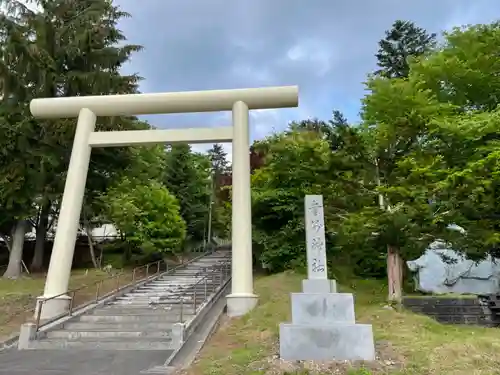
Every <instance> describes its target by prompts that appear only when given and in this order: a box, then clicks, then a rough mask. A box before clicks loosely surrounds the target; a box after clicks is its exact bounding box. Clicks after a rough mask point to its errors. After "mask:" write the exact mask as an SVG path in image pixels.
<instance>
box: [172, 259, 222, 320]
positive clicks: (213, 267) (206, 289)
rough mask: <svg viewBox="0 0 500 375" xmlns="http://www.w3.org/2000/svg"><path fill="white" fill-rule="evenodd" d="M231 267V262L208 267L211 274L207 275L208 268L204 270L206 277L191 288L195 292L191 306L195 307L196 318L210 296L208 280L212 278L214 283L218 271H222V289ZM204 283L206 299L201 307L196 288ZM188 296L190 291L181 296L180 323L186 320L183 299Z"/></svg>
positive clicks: (220, 281) (220, 283)
mask: <svg viewBox="0 0 500 375" xmlns="http://www.w3.org/2000/svg"><path fill="white" fill-rule="evenodd" d="M230 267H231V261H226V262H222V263H221V264H219V265H214V266H210V267H207V268H208V269H210V270H211V271H212V272H211V274H207V273H206V270H207V268H205V269H204V270H205V276H204V277H203V278H202V279H200V280H198V281H197V282H196V283H194V284H192V285H191V286H190V287H189V289H192V290H193V299H192V304H191V305H192V307H193V313H194V315H195V316H196V312H197V308H198V307H200V306H201V305H203V303H205V302H206V301H207V299H208V296H209V295H208V279H209V278H210V277H211V278H212V281H215V277H214V274H215V271H217V269H220V277H219V287H221V286H222V285H223V284H224V282H225V281H226V280H227V276H228V275H229V272H228V271H229V269H230ZM200 272H201V271H200ZM202 282H203V283H204V298H203V302H202V303H201V304H200V305H198V304H197V293H196V287H197V286H198V285H200V284H201V283H202ZM187 294H188V290H186V291H184V293H183V294H181V296H180V311H179V323H184V319H183V318H184V299H183V296H185V295H187Z"/></svg>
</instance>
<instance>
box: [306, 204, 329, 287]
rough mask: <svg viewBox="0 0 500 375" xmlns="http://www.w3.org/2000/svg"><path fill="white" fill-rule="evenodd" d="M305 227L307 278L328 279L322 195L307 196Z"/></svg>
mask: <svg viewBox="0 0 500 375" xmlns="http://www.w3.org/2000/svg"><path fill="white" fill-rule="evenodd" d="M305 227H306V248H307V277H308V278H309V279H327V272H326V244H325V220H324V214H323V196H322V195H306V198H305Z"/></svg>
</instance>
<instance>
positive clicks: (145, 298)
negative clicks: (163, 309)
mask: <svg viewBox="0 0 500 375" xmlns="http://www.w3.org/2000/svg"><path fill="white" fill-rule="evenodd" d="M210 294H211V293H208V291H207V294H206V295H205V293H202V292H197V293H193V294H189V295H182V296H168V295H167V296H162V295H158V294H138V295H128V296H121V297H116V299H115V300H114V301H112V302H109V304H112V303H116V302H123V303H128V302H134V301H138V302H141V303H146V304H147V303H149V302H151V303H160V304H162V303H163V304H177V303H181V301H184V302H186V301H193V300H194V299H195V298H196V301H203V300H204V299H205V297H206V298H208V297H210Z"/></svg>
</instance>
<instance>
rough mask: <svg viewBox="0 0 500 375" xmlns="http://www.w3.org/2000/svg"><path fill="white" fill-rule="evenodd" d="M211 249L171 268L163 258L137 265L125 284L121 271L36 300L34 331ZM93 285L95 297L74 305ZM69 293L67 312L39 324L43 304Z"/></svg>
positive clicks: (166, 271)
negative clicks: (142, 273) (112, 284)
mask: <svg viewBox="0 0 500 375" xmlns="http://www.w3.org/2000/svg"><path fill="white" fill-rule="evenodd" d="M212 251H213V250H211V251H209V252H206V253H203V254H201V255H199V256H197V257H195V258H193V259H190V260H189V261H187V262H182V263H181V264H179V265H177V266H175V267H173V268H170V269H169V267H168V263H167V262H165V261H164V260H158V261H155V262H151V263H148V264H145V265H143V266H139V267H135V268H134V269H133V270H132V281H131V282H129V283H127V284H121V283H120V281H121V278H122V277H123V276H125V275H126V274H125V273H124V272H121V273H118V274H116V275H112V276H110V277H106V278H103V279H101V280H99V281H96V282H94V283H92V284H88V285H83V286H81V287H79V288H76V289H71V290H68V291H67V292H66V293H61V294H58V295H55V296H51V297H49V298H46V299H43V300H39V301H38V305H37V313H36V318H35V329H36V332H38V330H39V329H40V327H42V326H43V325H47V324H50V323H52V322H54V321H56V320H58V319H60V318H62V317H64V316H72V315H73V311H74V310H75V309H80V308H83V307H86V306H88V305H90V304H92V303H96V304H97V303H98V302H99V301H100V300H102V299H104V298H106V297H109V296H111V295H112V294H115V293H118V292H119V291H121V290H123V289H125V288H129V287H132V286H134V285H136V284H138V283H140V282H143V281H147V280H149V279H152V278H153V277H155V276H159V275H160V274H163V273H168V272H172V271H175V270H177V269H178V268H181V267H183V266H185V265H187V264H189V263H191V262H194V261H195V260H198V259H200V258H202V257H203V256H205V255H207V254H210V253H211V252H212ZM162 263H163V264H165V265H166V270H165V272H161V265H162ZM152 267H153V270H155V272H154V273H150V270H151V268H152ZM141 269H144V270H145V271H146V275H145V277H143V278H141V279H137V275H138V274H139V272H138V271H139V270H141ZM113 279H116V287H115V288H114V289H112V290H111V291H109V292H107V293H106V294H104V295H101V294H100V292H101V289H102V286H103V284H104V283H105V282H107V281H110V280H113ZM93 286H95V287H96V292H95V298H94V299H92V300H90V301H87V302H84V303H82V304H80V305H77V306H75V305H74V303H75V296H76V293H77V292H79V291H81V290H83V289H88V288H90V287H93ZM67 295H69V297H70V304H69V309H68V311H67V312H65V313H63V314H61V315H58V316H56V317H53V318H51V319H48V320H46V321H44V322H43V324H40V323H41V314H42V309H43V305H44V304H45V303H46V302H47V301H50V300H53V299H55V298H58V297H62V296H67Z"/></svg>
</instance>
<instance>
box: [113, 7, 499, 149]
mask: <svg viewBox="0 0 500 375" xmlns="http://www.w3.org/2000/svg"><path fill="white" fill-rule="evenodd" d="M114 2H115V4H117V5H119V6H120V7H121V8H122V10H124V11H127V12H128V13H130V14H131V17H130V18H127V19H125V20H123V21H122V22H121V23H120V25H119V26H120V28H121V30H122V31H123V32H124V34H125V35H126V37H127V38H128V42H129V43H133V44H140V45H143V46H144V50H143V51H142V52H140V53H138V54H136V55H134V56H133V58H132V60H131V62H130V63H129V64H128V65H127V66H125V67H124V71H125V72H127V73H131V72H137V73H139V74H140V75H141V76H142V77H144V81H143V82H142V83H141V86H140V89H141V91H142V92H165V91H189V90H212V89H231V88H246V87H260V86H282V85H298V86H299V102H300V104H299V108H296V109H295V108H294V109H277V110H262V111H252V112H251V137H252V139H259V138H262V137H264V136H266V135H268V134H270V133H272V132H274V131H280V130H282V129H284V128H285V127H286V126H287V125H288V123H289V122H290V121H293V120H302V119H306V118H310V117H317V118H319V119H323V120H328V119H329V118H330V115H331V112H332V111H333V110H334V109H338V110H340V111H342V112H343V113H344V115H345V116H346V117H347V118H348V119H349V120H350V121H351V122H356V121H358V118H359V117H358V114H359V110H360V99H361V98H362V97H363V96H364V95H365V91H364V85H363V82H364V81H365V80H366V77H367V74H368V73H370V72H373V71H374V70H375V69H376V60H375V57H374V55H375V53H376V52H377V49H378V41H379V40H380V39H381V38H383V37H384V32H385V30H387V29H389V28H390V27H391V25H392V23H393V22H394V21H395V20H397V19H403V20H410V21H413V22H415V23H416V24H417V25H418V26H420V27H423V28H425V29H427V30H428V31H429V32H436V33H440V32H441V31H443V30H447V29H450V28H452V27H454V26H460V25H465V24H476V23H487V22H491V21H494V20H495V19H498V18H500V1H499V0H413V1H411V0H307V1H306V0H141V1H139V0H115V1H114ZM145 119H147V120H148V121H149V122H150V123H151V124H152V125H154V126H156V127H158V128H182V127H206V126H227V125H229V124H230V113H227V112H225V113H203V114H179V115H171V114H170V115H154V116H146V117H145ZM225 146H226V150H227V151H228V152H229V154H230V153H231V148H230V145H225ZM195 147H196V149H199V150H201V149H206V148H208V147H209V146H207V147H201V148H200V146H195Z"/></svg>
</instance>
